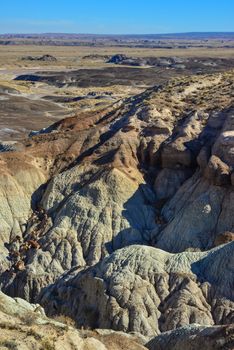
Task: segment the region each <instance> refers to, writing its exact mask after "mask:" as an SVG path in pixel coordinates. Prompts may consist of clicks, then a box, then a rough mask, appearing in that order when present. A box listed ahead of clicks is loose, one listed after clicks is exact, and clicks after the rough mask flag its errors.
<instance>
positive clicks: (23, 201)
mask: <svg viewBox="0 0 234 350" xmlns="http://www.w3.org/2000/svg"><path fill="white" fill-rule="evenodd" d="M233 121H234V109H233V72H228V73H222V74H221V73H220V74H214V75H205V76H194V77H193V78H191V77H189V78H186V77H184V78H180V79H174V80H172V81H170V82H169V83H167V84H165V85H162V86H156V87H153V88H149V89H148V90H146V91H145V92H144V93H141V94H139V95H137V96H134V97H131V98H128V99H125V100H120V101H119V102H115V103H114V104H113V105H112V106H111V107H108V109H104V110H101V111H98V112H96V113H91V112H88V113H85V112H84V114H79V115H78V116H75V117H70V118H67V119H64V120H62V121H60V122H57V123H55V124H54V125H53V126H52V127H51V128H50V129H49V130H48V132H47V133H43V134H38V135H35V136H33V137H31V138H29V139H27V140H25V141H24V142H23V143H22V144H21V148H20V150H19V151H12V152H2V153H0V162H1V170H2V171H1V175H0V178H1V180H0V181H1V182H0V193H1V201H0V205H1V210H0V215H1V217H0V221H1V229H2V235H1V242H0V244H1V253H2V254H1V261H0V262H1V265H0V270H1V276H0V284H1V288H2V290H3V291H4V292H5V293H7V294H9V295H11V296H20V297H22V298H25V299H27V300H29V301H31V302H35V301H36V300H40V301H41V303H42V304H43V305H45V307H46V310H47V312H51V313H56V312H59V313H60V312H62V313H65V314H69V316H71V317H73V318H74V319H75V320H76V322H77V323H78V325H82V324H83V325H85V326H86V327H94V328H96V327H104V328H113V329H116V330H123V331H137V332H140V333H142V334H144V335H147V336H150V337H152V336H154V335H157V334H160V332H164V331H167V330H173V329H175V328H176V327H178V326H184V325H186V324H190V323H194V322H196V323H201V324H206V325H207V324H208V325H214V324H216V325H217V324H226V323H232V322H233V295H232V293H231V291H232V290H233V285H232V283H233V280H232V277H231V273H232V271H233V270H232V269H233V262H232V252H233V243H232V242H231V241H232V240H233V231H234V228H233V227H234V222H233V217H232V208H233V207H234V203H233V200H234V197H233V164H234V159H233V130H234V129H233V127H234V125H233ZM228 242H230V243H228ZM225 243H226V245H224V246H221V247H218V248H215V249H214V247H215V246H217V245H219V244H225ZM227 243H228V244H227ZM119 249H120V250H119ZM162 249H163V251H162ZM210 249H212V250H210ZM184 251H186V252H184ZM172 253H173V254H172ZM7 257H8V258H7ZM150 257H151V259H152V261H151V260H150ZM227 257H228V261H227ZM148 259H149V260H150V261H148ZM121 261H122V263H121ZM204 261H205V262H206V263H203V262H204ZM208 261H209V264H208V263H207V262H208ZM174 264H175V266H174ZM207 264H208V265H209V266H210V264H211V265H212V266H211V267H212V268H209V267H207V266H208V265H207ZM226 265H228V268H226ZM124 267H125V269H124ZM70 269H71V271H70V272H67V271H69V270H70ZM115 269H117V272H116V274H115V272H114V271H115ZM223 271H226V273H225V274H223ZM126 272H127V273H126ZM229 272H230V274H229ZM61 275H62V277H61ZM219 278H220V280H219ZM56 279H58V280H57V282H56V283H55V284H54V285H52V286H50V287H49V288H45V290H43V291H42V289H43V288H44V287H46V286H48V285H49V284H51V283H54V282H55V281H56ZM219 282H220V283H221V288H220V287H218V285H219ZM128 284H129V286H128ZM140 286H141V288H140ZM125 287H126V295H125V293H123V290H122V289H123V288H125ZM77 288H78V289H77ZM77 290H78V291H79V293H77ZM194 290H195V291H196V293H194ZM129 291H130V292H131V293H133V295H134V296H135V297H134V298H133V297H130V299H129ZM147 295H148V297H147ZM67 296H69V299H68V300H69V303H68V304H67V303H66V302H67ZM96 300H100V302H102V303H104V305H106V306H105V307H104V308H101V309H98V306H95V307H94V304H95V305H96ZM70 303H71V305H70ZM74 305H76V307H74ZM56 308H57V309H56ZM77 310H79V312H78V313H77V312H76V311H77ZM140 310H141V311H140ZM142 310H144V311H142ZM93 320H96V321H95V322H97V324H94V323H95V322H94V321H93ZM93 322H94V323H93Z"/></svg>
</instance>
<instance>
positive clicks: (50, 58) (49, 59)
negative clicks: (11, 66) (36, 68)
mask: <svg viewBox="0 0 234 350" xmlns="http://www.w3.org/2000/svg"><path fill="white" fill-rule="evenodd" d="M22 60H23V61H43V62H56V61H57V58H56V57H54V56H52V55H43V56H35V57H34V56H24V57H22Z"/></svg>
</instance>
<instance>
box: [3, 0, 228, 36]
mask: <svg viewBox="0 0 234 350" xmlns="http://www.w3.org/2000/svg"><path fill="white" fill-rule="evenodd" d="M191 31H192V32H193V31H200V32H207V31H233V32H234V0H222V1H221V0H135V1H134V0H114V1H113V0H64V1H61V0H38V1H36V0H11V1H10V0H8V1H5V0H1V3H0V33H43V32H44V33H45V32H59V33H97V34H126V33H127V34H132V33H138V34H146V33H149V34H150V33H178V32H191Z"/></svg>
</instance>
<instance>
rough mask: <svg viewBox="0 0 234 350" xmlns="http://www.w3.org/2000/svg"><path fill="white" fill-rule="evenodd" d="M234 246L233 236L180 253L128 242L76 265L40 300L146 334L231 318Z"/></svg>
mask: <svg viewBox="0 0 234 350" xmlns="http://www.w3.org/2000/svg"><path fill="white" fill-rule="evenodd" d="M233 249H234V243H233V242H232V243H230V244H227V245H225V246H222V247H221V248H216V249H214V250H211V251H208V252H196V253H195V252H194V253H192V252H184V253H180V254H170V253H167V252H164V251H162V250H159V249H155V248H152V247H146V246H131V247H127V248H124V249H121V250H117V251H116V252H115V253H113V254H112V255H110V256H109V257H107V258H105V259H104V260H103V261H102V262H100V263H99V264H97V265H95V266H94V267H92V268H88V269H85V270H84V271H81V272H78V273H77V272H76V270H75V269H73V270H72V271H71V272H70V273H68V274H65V275H64V276H62V277H61V278H60V279H59V280H58V281H57V282H56V283H55V284H54V285H52V286H50V287H48V288H46V289H45V290H44V291H43V292H42V295H41V297H40V299H39V300H40V302H41V303H42V305H43V306H44V307H45V309H46V312H48V313H49V314H60V313H62V314H64V315H67V316H69V317H71V318H73V319H74V320H75V321H76V323H77V325H78V326H81V325H83V326H85V327H91V328H111V329H114V330H121V331H124V332H139V333H141V334H143V335H145V336H148V337H153V336H154V335H157V334H160V333H161V332H165V331H168V330H172V329H176V328H178V327H181V326H185V325H187V324H191V323H200V324H203V325H214V324H227V323H232V322H233V321H234V318H233V317H234V314H233V306H234V304H233V302H234V294H233V290H234V288H233V287H234V285H233V278H232V275H233V266H234V264H233ZM224 270H225V271H226V273H225V274H224V273H223V271H224Z"/></svg>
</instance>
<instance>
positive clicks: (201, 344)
mask: <svg viewBox="0 0 234 350" xmlns="http://www.w3.org/2000/svg"><path fill="white" fill-rule="evenodd" d="M146 347H147V348H148V349H149V350H164V349H167V350H180V349H187V350H200V349H206V350H213V349H214V350H221V349H226V350H232V349H233V347H234V327H233V325H230V326H218V327H217V326H216V327H204V326H199V325H192V326H186V327H182V328H179V329H177V330H175V331H170V332H165V333H164V334H161V335H160V336H158V337H156V338H155V339H153V340H151V341H150V342H149V343H148V344H146Z"/></svg>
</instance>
